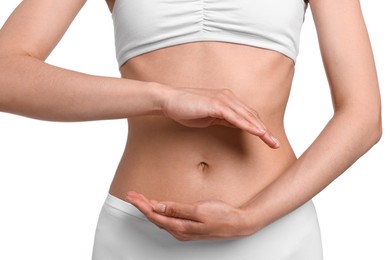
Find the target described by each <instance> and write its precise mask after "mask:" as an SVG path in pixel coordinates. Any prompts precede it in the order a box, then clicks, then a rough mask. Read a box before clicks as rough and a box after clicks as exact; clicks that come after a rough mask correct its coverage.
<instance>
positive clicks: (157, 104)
mask: <svg viewBox="0 0 390 260" xmlns="http://www.w3.org/2000/svg"><path fill="white" fill-rule="evenodd" d="M147 85H148V86H147V88H148V90H149V94H150V96H151V100H152V108H151V112H150V114H151V115H165V112H164V110H165V107H166V103H167V100H168V99H169V96H170V95H171V94H170V93H171V92H172V87H170V86H168V85H164V84H161V83H158V82H148V83H147Z"/></svg>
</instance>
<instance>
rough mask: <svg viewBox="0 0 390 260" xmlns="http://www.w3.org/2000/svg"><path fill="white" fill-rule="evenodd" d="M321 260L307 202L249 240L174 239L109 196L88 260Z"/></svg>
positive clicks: (312, 211)
mask: <svg viewBox="0 0 390 260" xmlns="http://www.w3.org/2000/svg"><path fill="white" fill-rule="evenodd" d="M154 259H159V260H160V259H161V260H164V259H167V260H195V259H196V260H200V259H202V260H203V259H204V260H322V259H323V256H322V245H321V235H320V229H319V225H318V220H317V213H316V210H315V208H314V204H313V202H312V201H311V200H310V201H309V202H307V203H306V204H304V205H302V206H301V207H299V208H298V209H296V210H294V211H293V212H291V213H289V214H288V215H286V216H284V217H282V218H280V219H279V220H277V221H275V222H273V223H271V224H270V225H268V226H266V227H265V228H263V229H262V230H260V231H258V232H256V233H254V234H252V235H251V236H248V237H244V238H239V239H234V240H202V241H186V242H181V241H178V240H176V239H175V238H174V237H173V236H172V235H171V234H169V233H168V232H166V231H165V230H163V229H160V228H159V227H157V226H156V225H154V224H153V223H152V222H151V221H149V220H148V219H147V218H146V217H145V216H144V215H143V213H142V212H140V211H139V210H138V209H137V208H136V207H135V206H133V205H132V204H130V203H127V202H125V201H123V200H121V199H118V198H116V197H114V196H112V195H110V194H108V196H107V199H106V201H105V203H104V205H103V207H102V210H101V212H100V216H99V221H98V225H97V228H96V234H95V242H94V247H93V255H92V260H154Z"/></svg>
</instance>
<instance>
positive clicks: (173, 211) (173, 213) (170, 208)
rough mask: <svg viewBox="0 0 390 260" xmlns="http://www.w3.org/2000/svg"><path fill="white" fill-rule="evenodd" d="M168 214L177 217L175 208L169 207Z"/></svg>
mask: <svg viewBox="0 0 390 260" xmlns="http://www.w3.org/2000/svg"><path fill="white" fill-rule="evenodd" d="M166 214H167V215H169V216H171V217H177V215H178V214H177V210H176V209H175V208H173V207H167V209H166Z"/></svg>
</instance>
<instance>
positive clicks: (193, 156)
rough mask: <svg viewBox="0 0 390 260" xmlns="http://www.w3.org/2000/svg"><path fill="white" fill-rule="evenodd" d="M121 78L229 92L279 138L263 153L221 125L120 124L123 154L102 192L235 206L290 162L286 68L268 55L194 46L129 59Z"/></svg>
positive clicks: (228, 46)
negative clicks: (123, 132)
mask: <svg viewBox="0 0 390 260" xmlns="http://www.w3.org/2000/svg"><path fill="white" fill-rule="evenodd" d="M121 73H122V76H123V77H124V78H131V79H136V80H143V81H154V82H159V83H162V84H166V85H171V86H174V87H192V88H229V89H231V90H232V91H233V92H234V93H235V94H236V96H237V97H238V98H239V99H241V100H242V101H243V102H244V103H246V104H247V105H249V106H251V107H252V108H253V109H255V110H256V111H257V112H258V113H259V115H260V116H261V118H262V120H263V122H264V123H265V124H266V126H267V127H268V128H269V129H270V130H271V132H272V133H273V134H274V135H275V136H276V137H277V138H278V139H279V141H280V143H281V146H280V148H279V149H276V150H274V149H271V148H269V147H268V146H267V145H266V144H264V143H263V142H262V141H261V140H260V139H259V138H258V137H255V136H252V135H250V134H248V133H244V132H243V131H241V130H238V129H233V128H227V127H223V126H212V127H209V128H205V129H197V128H188V127H185V126H181V125H180V124H178V123H176V122H174V121H173V120H171V119H168V118H165V117H160V116H145V117H138V118H132V119H128V123H129V135H128V142H127V145H126V149H125V152H124V154H123V157H122V160H121V162H120V165H119V167H118V169H117V172H116V175H115V178H114V180H113V183H112V185H111V188H110V193H111V194H113V195H114V196H117V197H119V198H122V199H124V198H125V193H126V192H127V191H130V190H134V191H137V192H140V193H142V194H144V195H145V196H146V197H148V198H151V199H156V200H174V201H178V202H195V201H198V200H203V199H220V200H223V201H225V202H227V203H230V204H232V205H236V206H238V205H240V204H242V203H244V202H245V201H246V200H248V199H250V198H251V196H253V195H254V194H255V193H257V192H259V191H261V189H263V188H264V187H265V186H267V185H268V184H269V183H271V182H272V181H273V180H274V179H275V178H277V177H278V176H279V175H280V174H281V173H282V172H283V170H284V169H285V168H286V167H288V166H289V165H290V164H291V163H292V162H294V160H296V157H295V155H294V153H293V151H292V149H291V147H290V145H289V143H288V140H287V137H286V134H285V132H284V126H283V117H284V111H285V108H286V104H287V100H288V96H289V92H290V87H291V82H292V77H293V74H294V64H293V62H292V60H290V59H289V58H287V57H285V56H284V55H282V54H280V53H277V52H275V51H270V50H264V49H260V48H256V47H251V46H245V45H239V44H232V43H223V42H195V43H186V44H182V45H177V46H171V47H167V48H163V49H160V50H156V51H153V52H149V53H145V54H143V55H140V56H137V57H134V58H133V59H131V60H129V61H128V62H127V63H126V64H124V65H123V66H122V67H121Z"/></svg>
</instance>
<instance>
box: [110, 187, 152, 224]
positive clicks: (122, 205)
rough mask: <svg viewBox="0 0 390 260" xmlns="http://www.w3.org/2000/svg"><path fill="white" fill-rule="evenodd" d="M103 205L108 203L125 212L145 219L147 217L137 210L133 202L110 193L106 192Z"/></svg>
mask: <svg viewBox="0 0 390 260" xmlns="http://www.w3.org/2000/svg"><path fill="white" fill-rule="evenodd" d="M104 204H105V205H108V206H110V207H112V208H114V209H117V210H120V211H122V212H124V213H126V214H129V215H133V216H135V217H138V218H142V219H145V220H147V221H149V220H148V218H147V217H146V216H145V215H144V214H143V213H142V212H141V211H140V210H139V209H137V207H135V206H134V205H133V204H131V203H129V202H126V201H124V200H121V199H119V198H117V197H115V196H113V195H111V194H110V193H108V195H107V198H106V200H105V202H104Z"/></svg>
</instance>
